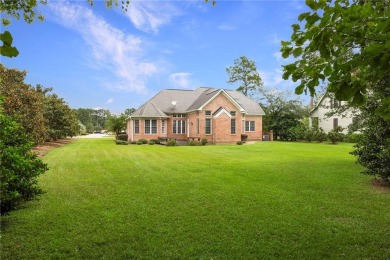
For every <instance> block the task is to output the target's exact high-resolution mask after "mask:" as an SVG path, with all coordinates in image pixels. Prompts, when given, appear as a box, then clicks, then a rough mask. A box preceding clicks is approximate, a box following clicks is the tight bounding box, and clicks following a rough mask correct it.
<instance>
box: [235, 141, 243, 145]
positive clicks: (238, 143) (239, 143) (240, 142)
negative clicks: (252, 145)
mask: <svg viewBox="0 0 390 260" xmlns="http://www.w3.org/2000/svg"><path fill="white" fill-rule="evenodd" d="M243 143H244V142H242V141H237V142H236V144H237V145H242V144H243Z"/></svg>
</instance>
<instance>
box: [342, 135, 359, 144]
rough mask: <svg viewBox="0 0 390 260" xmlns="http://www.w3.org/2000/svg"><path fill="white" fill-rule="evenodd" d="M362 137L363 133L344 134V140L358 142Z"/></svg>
mask: <svg viewBox="0 0 390 260" xmlns="http://www.w3.org/2000/svg"><path fill="white" fill-rule="evenodd" d="M361 137H362V134H358V133H348V134H346V135H345V136H344V142H347V143H357V142H358V141H359V139H360V138H361Z"/></svg>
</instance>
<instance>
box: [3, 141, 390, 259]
mask: <svg viewBox="0 0 390 260" xmlns="http://www.w3.org/2000/svg"><path fill="white" fill-rule="evenodd" d="M351 150H352V145H350V144H340V145H330V144H308V143H281V142H264V143H258V144H254V145H243V146H238V145H225V146H223V145H215V146H212V145H210V146H204V147H199V146H196V147H192V146H191V147H190V146H187V147H165V146H159V145H142V146H140V145H128V146H118V145H115V144H114V142H113V140H110V139H107V138H104V139H80V140H78V141H77V142H74V143H71V144H68V145H66V146H64V147H61V148H58V149H55V150H52V151H51V152H49V153H48V154H47V155H46V156H45V157H44V161H45V162H47V163H48V164H49V167H50V170H49V171H48V172H46V173H45V174H44V175H42V177H41V178H40V184H41V187H42V188H43V189H44V190H45V191H46V193H45V194H44V195H42V196H41V197H40V199H39V200H38V201H33V202H30V203H28V204H27V205H26V207H25V208H24V209H21V210H18V211H15V212H12V213H11V214H10V215H9V216H5V217H2V227H1V229H2V235H1V245H2V248H1V254H2V255H1V256H2V257H1V258H2V259H65V258H66V259H68V258H74V259H98V258H100V259H102V258H104V259H133V258H135V259H138V258H143V259H157V258H165V259H167V258H169V259H188V258H197V259H199V258H200V259H248V258H249V259H250V258H261V259H269V258H280V259H286V258H295V259H323V258H331V259H334V258H343V259H362V258H364V259H389V258H390V240H389V234H390V193H389V192H388V191H386V190H381V189H378V188H375V187H373V185H372V184H371V182H370V180H371V178H370V177H367V176H364V175H362V174H360V173H359V172H360V171H361V168H360V167H359V166H358V165H356V164H355V163H354V160H355V158H354V157H353V156H351V155H349V154H348V152H349V151H351Z"/></svg>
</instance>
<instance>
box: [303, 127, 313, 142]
mask: <svg viewBox="0 0 390 260" xmlns="http://www.w3.org/2000/svg"><path fill="white" fill-rule="evenodd" d="M314 138H315V133H314V131H313V130H310V129H308V130H306V132H305V140H306V141H308V142H309V143H310V142H311V141H313V140H314Z"/></svg>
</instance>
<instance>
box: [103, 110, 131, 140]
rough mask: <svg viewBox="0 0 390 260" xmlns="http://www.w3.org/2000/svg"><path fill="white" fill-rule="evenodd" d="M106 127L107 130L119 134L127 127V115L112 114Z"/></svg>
mask: <svg viewBox="0 0 390 260" xmlns="http://www.w3.org/2000/svg"><path fill="white" fill-rule="evenodd" d="M106 128H107V130H109V131H111V132H114V133H115V135H119V133H121V132H123V131H124V130H125V129H126V115H124V114H121V115H120V116H116V115H110V116H109V117H108V120H107V122H106Z"/></svg>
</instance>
